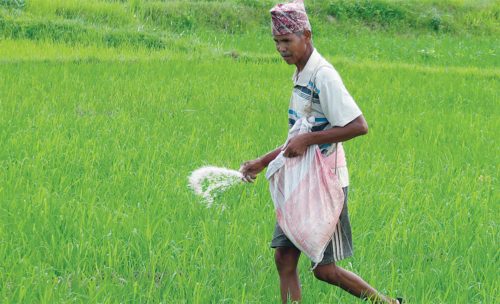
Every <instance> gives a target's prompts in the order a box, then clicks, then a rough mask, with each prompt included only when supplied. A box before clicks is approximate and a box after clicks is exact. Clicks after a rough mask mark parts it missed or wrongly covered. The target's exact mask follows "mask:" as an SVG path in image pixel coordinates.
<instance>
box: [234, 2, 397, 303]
mask: <svg viewBox="0 0 500 304" xmlns="http://www.w3.org/2000/svg"><path fill="white" fill-rule="evenodd" d="M270 12H271V17H272V29H273V37H274V41H275V43H276V49H277V51H278V52H279V53H280V55H281V56H282V58H283V59H284V60H285V61H286V63H288V64H290V65H291V64H294V65H295V66H296V67H297V69H296V71H295V73H294V75H293V82H294V89H293V94H292V97H291V100H290V107H289V110H288V113H289V125H290V127H291V126H293V124H294V123H295V121H296V120H297V119H298V118H300V117H302V116H304V115H305V111H309V113H311V114H312V115H313V116H314V117H315V123H314V124H313V129H312V130H313V132H311V133H307V134H301V135H298V136H296V137H294V138H292V139H291V140H290V141H289V142H288V144H287V145H286V146H285V147H279V148H278V149H276V150H274V151H271V152H269V153H267V154H266V155H264V156H262V157H260V158H258V159H255V160H251V161H247V162H245V163H244V164H243V165H242V167H241V169H240V171H241V172H242V174H243V176H244V177H243V179H244V180H245V181H246V182H253V181H254V179H255V178H256V176H257V174H258V173H260V172H261V171H262V170H263V169H264V168H265V167H267V165H268V164H269V163H270V162H271V161H272V160H273V159H275V158H276V156H277V155H278V154H279V153H280V152H281V151H284V156H285V157H297V156H300V155H302V154H304V152H305V151H306V149H307V148H308V146H310V145H315V144H317V145H319V147H320V149H321V152H322V154H323V155H324V156H325V157H326V158H327V160H330V161H331V160H332V159H335V160H336V161H331V163H332V168H333V164H334V163H335V166H336V169H337V170H336V171H337V175H338V177H339V181H340V183H341V184H342V187H343V189H344V195H345V198H344V208H343V211H342V214H341V215H340V219H339V223H338V224H337V227H336V231H335V233H334V235H333V237H332V240H331V242H330V244H329V245H328V247H327V249H326V251H325V255H324V258H323V260H322V261H321V262H320V263H319V265H318V266H317V267H316V268H315V269H314V275H315V277H316V278H318V279H319V280H321V281H324V282H327V283H330V284H333V285H336V286H339V287H340V288H342V289H344V290H346V291H348V292H349V293H351V294H353V295H355V296H357V297H360V298H363V299H369V300H371V301H372V302H375V303H402V299H400V298H398V299H391V298H389V297H387V296H385V295H383V294H380V293H379V292H377V291H376V290H375V289H374V288H373V287H371V286H370V285H369V284H368V283H366V282H365V281H363V279H361V278H360V277H358V276H357V275H356V274H354V273H352V272H349V271H347V270H345V269H343V268H341V267H339V266H337V265H336V264H335V262H337V261H339V260H342V259H345V258H347V257H349V256H351V255H352V238H351V227H350V223H349V216H348V209H347V187H348V185H349V178H348V171H347V166H346V162H345V157H344V151H343V148H342V142H343V141H346V140H349V139H351V138H354V137H356V136H360V135H364V134H366V133H367V132H368V126H367V123H366V121H365V119H364V117H363V115H362V113H361V111H360V109H359V108H358V106H357V105H356V103H355V101H354V100H353V99H352V97H351V96H350V94H349V93H348V91H347V89H346V88H345V87H344V84H343V83H342V80H341V78H340V76H339V75H338V73H337V71H336V70H335V69H334V68H333V66H332V65H331V64H329V63H328V62H327V61H326V60H325V59H324V58H323V57H321V55H320V54H319V53H318V52H317V51H316V50H315V49H314V47H313V44H312V34H311V26H310V23H309V20H308V17H307V14H306V11H305V8H304V4H303V2H302V1H295V2H293V3H287V4H278V5H276V6H275V7H274V8H273V9H271V11H270ZM311 94H312V98H311ZM311 101H312V107H311ZM308 106H309V108H307V107H308ZM306 109H307V110H306ZM271 247H272V248H275V249H276V250H275V262H276V267H277V270H278V274H279V277H280V290H281V299H282V301H283V303H286V302H287V301H288V299H290V300H291V301H300V300H301V290H300V283H299V278H298V274H297V263H298V260H299V257H300V251H299V249H297V248H296V247H295V246H294V245H293V243H292V242H291V241H290V240H289V239H288V238H287V237H286V235H285V234H284V233H283V231H282V230H281V228H280V227H279V225H278V224H276V228H275V231H274V235H273V240H272V242H271Z"/></svg>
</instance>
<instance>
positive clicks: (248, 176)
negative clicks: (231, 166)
mask: <svg viewBox="0 0 500 304" xmlns="http://www.w3.org/2000/svg"><path fill="white" fill-rule="evenodd" d="M265 167H266V166H264V164H262V161H261V159H260V158H258V159H254V160H249V161H246V162H244V163H243V164H242V165H241V167H240V170H239V171H240V172H241V174H242V175H243V177H242V180H243V181H244V182H247V183H253V182H254V181H255V179H256V178H257V174H259V173H260V172H261V171H262V170H264V168H265Z"/></svg>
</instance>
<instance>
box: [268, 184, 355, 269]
mask: <svg viewBox="0 0 500 304" xmlns="http://www.w3.org/2000/svg"><path fill="white" fill-rule="evenodd" d="M342 190H344V208H343V209H342V212H341V213H340V218H339V222H338V223H337V228H336V229H335V232H334V234H333V237H332V240H331V241H330V243H329V244H328V246H327V247H326V250H325V255H324V256H323V260H321V262H320V263H319V264H318V265H325V264H330V263H333V262H337V261H340V260H343V259H345V258H348V257H350V256H352V252H353V247H352V235H351V223H350V221H349V212H348V210H347V192H348V189H347V187H345V188H343V189H342ZM278 247H294V248H296V247H295V245H294V244H293V243H292V242H291V241H290V240H289V239H288V238H287V237H286V235H285V234H284V233H283V230H281V228H280V226H279V225H278V223H276V227H275V228H274V234H273V240H272V241H271V248H278ZM313 264H314V263H313Z"/></svg>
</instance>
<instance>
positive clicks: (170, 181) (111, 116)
mask: <svg viewBox="0 0 500 304" xmlns="http://www.w3.org/2000/svg"><path fill="white" fill-rule="evenodd" d="M21 2H22V3H24V4H22V5H18V4H19V3H21ZM478 2H481V5H478V6H477V7H476V6H475V4H474V1H451V0H450V1H441V2H437V1H434V2H433V1H430V0H429V1H427V0H426V1H409V2H405V3H410V4H401V3H402V2H397V1H389V0H385V1H382V0H379V1H373V3H375V4H378V5H381V7H382V8H384V6H383V5H387V7H389V8H391V9H393V10H395V8H394V7H396V8H397V7H406V6H408V10H410V9H411V8H412V7H415V8H418V9H419V10H421V14H423V12H427V10H429V11H430V10H431V9H434V10H435V11H437V12H441V11H442V12H444V13H443V16H444V17H443V19H442V20H443V21H442V22H443V24H445V25H446V27H444V28H443V30H442V31H441V30H439V31H437V32H436V31H435V29H432V28H431V29H429V28H426V25H425V23H424V21H425V20H426V19H425V20H424V21H421V22H422V24H424V25H420V24H419V23H408V24H410V25H408V26H407V27H404V28H403V29H399V27H402V26H403V25H402V24H406V23H405V22H406V19H401V20H399V19H398V20H399V21H398V22H400V23H398V24H396V25H391V24H389V25H384V23H383V20H385V19H380V20H379V19H369V20H375V21H377V20H378V21H377V22H378V23H377V24H378V25H379V26H380V27H381V28H379V27H377V26H374V25H373V23H367V21H366V20H367V19H366V18H368V17H370V16H372V15H369V16H368V17H366V18H365V17H363V18H361V17H359V16H358V15H355V14H354V13H353V14H351V15H349V14H348V12H350V11H349V9H350V7H351V6H349V5H351V4H352V3H355V1H331V3H333V4H335V3H337V4H338V3H340V4H342V3H343V5H345V7H346V9H345V12H347V13H344V14H345V16H347V17H345V18H347V19H346V20H347V21H343V20H342V19H341V18H340V17H339V21H337V23H336V24H334V25H331V26H332V27H335V29H336V31H331V32H330V31H329V30H328V29H329V27H326V26H325V27H322V26H321V24H322V20H323V19H321V18H322V17H321V16H322V15H321V14H322V12H323V11H321V10H320V8H321V6H320V5H321V3H320V1H311V3H313V4H311V12H316V11H317V12H318V13H317V15H315V17H314V18H315V19H313V20H312V21H314V22H313V27H314V26H315V24H316V25H317V27H318V28H319V29H320V31H319V32H318V35H317V36H315V38H314V39H315V40H314V41H315V45H316V46H317V48H318V50H319V52H320V53H322V54H323V55H324V56H325V57H326V58H327V59H329V60H330V61H331V62H332V63H333V64H334V66H335V67H336V69H337V70H338V71H339V73H340V75H341V76H342V78H343V80H344V83H345V85H346V87H347V88H348V89H349V91H350V93H351V95H352V96H353V97H354V98H355V100H356V101H357V103H358V105H359V106H360V108H361V109H362V111H363V113H364V116H365V118H366V120H367V122H368V124H369V133H368V134H367V135H366V136H363V137H360V138H356V139H353V140H352V141H348V142H346V143H345V149H346V153H347V161H348V163H349V172H350V187H349V209H350V217H351V223H352V226H353V240H354V256H353V257H351V258H349V259H346V260H345V261H342V262H340V263H339V265H341V266H342V267H345V268H346V269H349V270H351V271H354V272H356V273H357V274H359V275H360V276H362V277H363V278H364V279H365V280H366V281H368V282H369V283H370V284H372V285H373V286H374V287H375V288H377V289H378V290H380V291H382V292H384V293H386V294H388V295H390V296H393V297H395V296H403V297H405V299H407V300H408V303H499V302H500V296H499V293H500V286H499V285H500V284H499V282H500V277H499V274H498V273H499V272H498V269H500V261H499V250H498V248H499V239H500V238H499V236H500V235H499V228H498V225H499V222H500V212H499V203H500V195H499V190H498V185H499V184H498V182H499V181H498V177H499V173H500V167H499V164H500V146H499V144H498V139H499V136H498V130H500V98H499V92H500V60H499V58H498V52H499V50H500V47H499V46H500V43H499V39H498V37H499V36H497V34H498V32H497V31H498V29H496V26H495V25H498V24H499V23H498V16H499V14H498V12H499V6H498V4H496V3H495V2H494V1H478ZM77 3H78V2H77V1H69V0H58V1H42V0H38V1H35V0H33V1H26V2H24V1H14V0H4V1H3V2H2V1H0V302H1V303H278V302H279V301H280V298H279V281H278V275H277V272H276V270H275V265H274V257H273V254H274V252H273V250H272V249H271V248H269V243H270V240H271V237H272V232H273V229H274V223H275V218H274V209H273V208H274V207H273V203H272V201H271V198H270V195H269V192H268V184H267V181H266V180H265V178H264V176H260V177H259V178H258V179H257V181H256V183H255V184H245V185H244V184H241V185H237V186H235V187H233V188H231V189H230V190H228V191H227V192H225V193H222V194H220V195H219V196H218V198H217V199H216V201H215V202H214V206H213V207H211V208H206V206H205V205H204V204H203V203H202V201H201V200H200V199H199V198H198V197H196V196H195V195H194V194H193V193H192V191H190V189H189V188H188V186H187V177H188V175H189V174H190V172H191V171H193V170H194V169H197V168H199V167H201V166H204V165H215V166H223V167H229V168H233V169H238V168H239V166H240V164H241V163H242V162H244V161H246V160H249V159H253V158H255V157H258V156H260V155H262V154H263V153H266V152H267V151H269V150H271V149H274V148H275V147H277V146H278V145H280V144H282V143H283V142H284V140H285V139H286V134H287V109H288V101H289V97H290V94H291V89H292V82H291V75H292V73H293V71H294V67H291V66H287V65H286V64H285V63H284V62H282V61H281V59H280V58H279V57H278V55H277V54H275V51H274V49H273V41H272V38H271V36H270V34H269V32H268V28H267V27H266V26H267V25H268V23H266V22H267V21H266V19H265V17H266V16H264V20H263V21H262V22H260V21H256V23H255V24H250V25H248V27H249V28H248V29H246V31H243V32H236V33H231V32H227V31H225V30H221V31H217V29H213V28H210V27H209V23H206V24H205V23H203V24H196V23H193V24H192V25H190V26H189V27H187V25H184V26H186V28H182V27H181V28H177V27H174V25H175V26H177V25H178V24H181V25H182V24H183V23H169V25H165V23H161V22H159V21H157V22H156V23H153V22H152V21H151V20H155V19H154V18H153V17H148V18H150V19H147V18H146V17H144V16H150V15H147V13H148V12H149V14H152V13H151V12H154V11H156V10H160V9H161V8H163V6H165V7H164V9H165V10H166V12H169V9H170V7H169V5H174V6H175V5H177V6H175V8H180V7H182V4H183V1H177V2H172V3H174V4H171V3H169V2H165V3H164V2H161V1H128V2H127V1H122V2H119V1H116V2H115V1H97V0H92V1H90V0H88V1H81V2H80V3H83V4H82V6H81V7H83V8H79V6H78V4H77ZM189 3H190V5H191V6H193V7H198V6H197V5H201V7H202V8H204V9H209V8H211V6H210V5H214V6H215V7H216V8H217V7H218V6H217V5H228V6H231V5H235V6H236V7H237V8H239V9H244V10H248V12H249V14H250V13H252V12H255V11H257V12H259V10H264V12H266V9H268V8H270V6H272V3H273V2H270V1H262V2H259V1H235V2H234V3H236V4H234V3H233V2H215V1H214V2H211V1H207V2H200V3H198V2H197V1H190V2H189ZM217 3H219V4H217ZM220 3H222V4H220ZM318 3H319V4H318ZM359 3H365V4H366V3H371V2H369V1H368V2H366V1H365V2H363V1H359ZM443 3H444V4H443ZM333 4H332V6H331V7H334V6H333ZM340 4H339V5H340ZM260 5H262V8H261V6H260ZM391 5H392V6H391ZM398 5H400V6H398ZM405 5H406V6H405ZM411 5H413V6H411ZM447 5H448V6H447ZM205 6H206V7H205ZM306 6H307V1H306ZM151 7H152V8H151ZM447 7H450V9H449V10H447ZM71 8H72V9H73V10H70V9H71ZM334 8H335V7H334ZM64 9H66V10H64ZM79 9H80V10H79ZM388 10H389V9H388ZM69 11H71V12H73V13H74V14H73V15H71V14H69V13H68V12H69ZM229 11H230V10H229ZM64 12H66V13H64ZM75 12H76V13H75ZM343 12H344V11H343ZM450 12H457V14H459V13H460V12H463V14H464V15H457V16H455V18H453V16H454V15H447V14H451V13H450ZM181 13H182V12H180V13H179V14H181ZM196 13H197V12H196V11H194V13H192V14H196ZM141 14H142V15H141ZM165 14H166V13H165ZM186 14H187V13H186ZM467 14H468V15H467ZM495 14H496V15H495ZM89 16H90V17H89ZM92 16H94V17H95V16H97V17H95V18H94V19H92V18H91V17H92ZM103 16H104V17H103ZM106 16H108V17H106ZM109 16H111V17H109ZM133 16H136V17H133ZM137 16H139V17H140V16H143V18H145V19H144V20H145V21H144V20H141V19H140V18H139V17H137ZM151 16H153V15H151ZM182 16H183V15H182ZM339 16H340V15H339ZM356 16H358V17H356ZM377 16H382V17H384V16H386V15H383V14H382V15H377ZM387 16H392V15H387ZM405 16H407V15H405ZM408 16H410V15H408ZM450 16H451V17H450ZM464 16H465V17H464ZM467 16H469V17H467ZM471 16H472V17H471ZM495 16H496V17H495ZM196 17H197V15H194V16H193V17H192V18H194V19H193V20H201V19H196ZM222 17H224V16H222ZM222 17H221V18H222ZM225 17H227V18H228V19H227V20H229V21H227V22H229V23H228V24H232V23H230V22H233V21H231V20H234V18H235V17H234V16H232V15H228V16H225ZM382 17H380V18H382ZM462 17H463V18H462ZM466 17H467V18H473V17H474V18H480V17H481V18H484V22H483V23H482V24H483V25H482V26H483V27H478V26H473V25H474V24H475V23H474V24H473V23H471V22H472V21H470V20H475V19H470V20H469V19H467V20H469V21H463V22H462V20H466V19H464V18H466ZM172 18H173V17H172ZM231 18H233V19H231ZM325 18H326V17H325ZM349 18H352V19H349ZM356 18H357V19H356ZM372 18H375V17H373V16H372ZM384 18H389V17H384ZM408 18H410V17H408ZM460 18H462V19H460ZM182 20H184V19H182ZM182 20H181V21H182ZM186 20H187V19H186ZM325 20H326V19H325ZM349 20H351V21H352V22H350V21H349ZM391 20H392V19H391ZM391 20H389V21H390V22H393V21H391ZM408 20H410V19H408ZM412 20H413V19H412ZM432 20H433V19H432ZM181 21H178V20H177V21H176V22H181ZM148 22H149V23H148ZM186 22H187V21H186ZM206 22H209V21H206ZM259 22H260V23H259ZM390 22H389V23H390ZM408 22H409V21H408ZM477 23H481V22H480V21H477ZM43 24H45V26H44V25H43ZM47 24H48V25H47ZM141 24H142V25H143V26H144V27H143V28H142V29H141V31H143V32H144V33H145V34H144V35H145V36H140V37H142V38H140V39H139V38H137V37H136V36H134V35H136V33H137V27H138V26H140V25H141ZM172 24H174V25H172ZM380 24H382V25H380ZM471 24H472V25H471ZM489 24H490V25H491V26H489ZM55 25H57V26H60V25H64V27H57V26H55ZM179 26H180V25H179ZM213 26H214V27H216V26H221V25H220V24H215V25H213ZM250 26H252V27H250ZM55 28H58V29H59V30H60V32H56V31H55ZM499 28H500V27H499ZM252 29H254V30H252ZM84 30H85V31H84ZM79 31H80V32H79ZM61 33H62V34H61ZM109 33H115V34H116V33H119V35H118V34H116V35H118V36H116V37H118V38H116V37H115V36H113V37H115V39H117V40H116V41H118V42H116V41H115V43H114V44H110V43H107V42H106V41H108V42H109V39H110V38H109V37H111V36H106V35H108V34H109ZM70 34H71V35H70ZM61 37H63V38H61ZM103 37H108V38H107V39H108V40H106V39H104V38H103ZM120 37H121V38H120ZM131 37H132V38H131ZM134 37H136V38H134ZM144 37H146V38H147V39H146V38H144ZM120 39H122V40H120ZM134 39H135V40H134ZM141 39H143V40H141ZM148 39H149V40H148ZM155 39H156V40H155ZM148 41H149V42H148ZM151 41H157V42H158V41H159V42H158V43H160V42H161V43H162V44H153V47H152V46H151V45H152V44H151ZM154 45H160V46H161V47H154ZM300 279H301V283H302V290H303V303H361V301H360V300H358V299H356V298H354V297H352V296H351V295H349V294H348V293H346V292H344V291H342V290H340V289H338V288H336V287H332V286H329V285H327V284H325V283H322V282H320V281H318V280H316V279H315V278H314V276H313V274H312V272H311V271H310V262H309V261H308V260H307V258H306V257H302V258H301V260H300Z"/></svg>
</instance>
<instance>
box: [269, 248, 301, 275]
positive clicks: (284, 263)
mask: <svg viewBox="0 0 500 304" xmlns="http://www.w3.org/2000/svg"><path fill="white" fill-rule="evenodd" d="M299 256H300V251H298V250H297V249H295V248H288V247H279V248H276V251H275V252H274V261H275V263H276V268H277V269H278V272H279V273H293V272H295V271H296V269H297V263H298V261H299Z"/></svg>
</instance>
